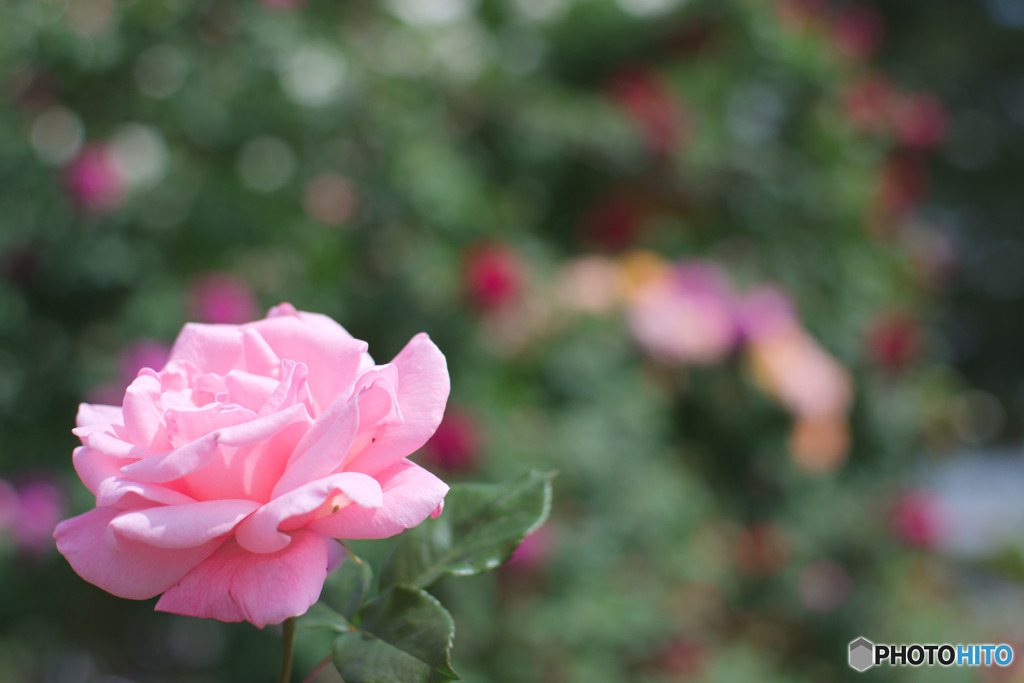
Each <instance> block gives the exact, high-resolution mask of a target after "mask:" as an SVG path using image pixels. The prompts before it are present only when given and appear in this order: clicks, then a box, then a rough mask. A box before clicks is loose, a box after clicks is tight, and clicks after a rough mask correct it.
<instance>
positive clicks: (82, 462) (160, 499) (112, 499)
mask: <svg viewBox="0 0 1024 683" xmlns="http://www.w3.org/2000/svg"><path fill="white" fill-rule="evenodd" d="M71 459H72V462H73V463H74V465H75V471H76V472H78V476H79V477H80V478H81V479H82V483H83V484H85V486H86V488H88V489H89V490H90V491H92V492H93V493H94V494H96V505H97V506H101V507H102V506H114V507H120V508H124V507H128V506H127V505H124V504H122V502H121V501H122V499H123V498H124V497H125V496H130V500H132V501H134V502H135V503H139V502H140V499H145V500H147V501H150V502H152V503H166V504H168V505H180V504H182V503H192V502H194V501H193V499H192V498H190V497H189V496H186V495H185V494H184V493H180V492H178V491H174V490H172V489H169V488H167V487H165V486H160V485H159V484H144V483H142V482H137V481H133V480H131V479H127V478H125V476H124V475H123V474H121V466H122V464H123V461H122V460H120V459H118V458H114V457H111V456H109V455H107V454H106V453H102V452H100V451H97V450H94V449H92V448H90V447H88V446H79V447H78V448H76V449H75V451H74V453H72V455H71Z"/></svg>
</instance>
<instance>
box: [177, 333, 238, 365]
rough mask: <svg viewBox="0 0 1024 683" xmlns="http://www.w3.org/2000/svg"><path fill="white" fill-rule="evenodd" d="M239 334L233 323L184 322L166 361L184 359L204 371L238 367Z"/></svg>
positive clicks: (181, 360) (180, 360)
mask: <svg viewBox="0 0 1024 683" xmlns="http://www.w3.org/2000/svg"><path fill="white" fill-rule="evenodd" d="M241 358H242V333H241V332H239V331H238V326H237V325H204V324H201V323H187V324H186V325H185V326H184V327H183V328H181V333H180V334H179V335H178V338H177V339H175V340H174V346H173V347H171V356H170V358H168V360H167V363H168V364H170V363H173V362H183V361H184V362H188V363H192V364H193V365H194V366H195V367H197V368H202V369H203V371H204V372H213V373H216V374H218V375H226V374H228V372H230V371H231V370H233V369H235V368H237V367H239V366H240V363H239V361H240V360H241Z"/></svg>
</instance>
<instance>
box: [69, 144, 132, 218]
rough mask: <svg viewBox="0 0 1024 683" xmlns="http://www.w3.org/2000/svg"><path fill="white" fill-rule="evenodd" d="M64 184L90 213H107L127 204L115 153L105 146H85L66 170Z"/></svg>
mask: <svg viewBox="0 0 1024 683" xmlns="http://www.w3.org/2000/svg"><path fill="white" fill-rule="evenodd" d="M64 184H65V186H66V187H67V188H68V191H69V192H70V193H71V197H72V198H73V199H74V200H75V202H76V203H77V204H78V205H79V206H81V207H83V208H84V209H86V210H88V211H92V212H95V213H107V212H109V211H113V210H114V209H116V208H117V207H119V206H121V204H122V203H123V202H124V198H125V193H126V191H127V184H126V181H125V178H124V172H123V171H122V169H121V166H120V164H119V163H118V161H117V157H116V155H115V154H114V151H113V150H112V149H111V148H110V147H108V146H107V145H105V144H102V143H94V144H90V145H86V146H85V147H84V148H82V150H81V152H79V154H78V156H77V157H76V158H75V159H74V160H73V161H72V162H71V163H70V164H68V165H67V166H66V167H65V168H64Z"/></svg>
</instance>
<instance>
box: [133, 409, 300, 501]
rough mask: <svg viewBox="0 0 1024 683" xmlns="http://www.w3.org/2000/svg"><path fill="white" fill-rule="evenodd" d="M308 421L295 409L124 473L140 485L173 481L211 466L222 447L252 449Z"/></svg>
mask: <svg viewBox="0 0 1024 683" xmlns="http://www.w3.org/2000/svg"><path fill="white" fill-rule="evenodd" d="M305 417H308V413H307V412H306V407H305V406H304V405H302V404H298V405H293V406H290V407H289V408H286V409H285V410H282V411H281V412H279V413H273V414H271V415H266V416H264V417H260V418H256V419H255V420H250V421H249V422H245V423H242V424H240V425H235V426H233V427H226V428H224V429H220V430H217V431H215V432H211V433H210V434H208V435H206V436H204V437H203V438H201V439H198V440H196V441H193V442H192V443H190V444H186V445H185V446H182V447H181V448H176V449H174V450H171V451H167V452H166V453H161V454H160V455H157V456H154V457H152V458H146V459H145V460H140V461H138V462H136V463H132V464H130V465H126V466H124V467H123V468H122V469H121V471H122V472H124V473H125V474H126V475H128V476H130V477H133V478H135V479H138V480H139V481H148V482H152V483H164V482H168V481H173V480H174V479H178V478H180V477H183V476H185V475H186V474H189V473H190V472H195V471H196V470H199V469H201V468H202V467H204V466H205V465H207V464H208V463H209V462H210V460H212V459H213V456H214V455H215V454H216V453H217V450H218V447H219V446H251V445H254V444H257V443H260V442H262V441H266V440H268V439H270V438H271V437H272V436H274V435H275V434H277V433H278V432H281V431H282V430H283V429H285V427H287V426H288V425H290V424H292V423H293V422H297V421H299V420H301V419H303V418H305Z"/></svg>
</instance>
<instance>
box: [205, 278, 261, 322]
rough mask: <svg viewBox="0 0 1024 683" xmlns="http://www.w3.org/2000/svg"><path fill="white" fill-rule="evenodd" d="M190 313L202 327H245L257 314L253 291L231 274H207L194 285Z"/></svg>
mask: <svg viewBox="0 0 1024 683" xmlns="http://www.w3.org/2000/svg"><path fill="white" fill-rule="evenodd" d="M189 310H190V311H191V312H192V315H194V316H196V318H198V319H199V320H200V321H202V322H204V323H244V322H245V321H246V320H249V319H251V318H252V317H253V316H255V315H257V314H258V307H257V304H256V297H255V296H254V295H253V293H252V290H250V289H249V286H248V285H247V284H246V283H245V282H244V281H242V280H240V279H238V278H237V277H235V276H234V275H231V274H230V273H210V274H208V275H205V276H203V277H201V278H199V279H198V280H196V281H195V282H193V283H192V286H191V287H190V288H189Z"/></svg>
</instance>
